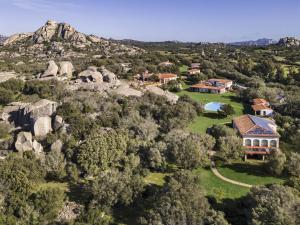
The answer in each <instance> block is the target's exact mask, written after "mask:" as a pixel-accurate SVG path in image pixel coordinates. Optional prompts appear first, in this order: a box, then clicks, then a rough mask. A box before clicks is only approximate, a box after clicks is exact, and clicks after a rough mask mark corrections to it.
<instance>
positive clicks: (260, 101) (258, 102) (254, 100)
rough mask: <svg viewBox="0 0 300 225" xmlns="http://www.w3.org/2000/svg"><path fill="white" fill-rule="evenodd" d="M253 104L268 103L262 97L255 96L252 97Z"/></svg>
mask: <svg viewBox="0 0 300 225" xmlns="http://www.w3.org/2000/svg"><path fill="white" fill-rule="evenodd" d="M253 104H254V105H261V104H268V101H267V100H265V99H263V98H255V99H253Z"/></svg>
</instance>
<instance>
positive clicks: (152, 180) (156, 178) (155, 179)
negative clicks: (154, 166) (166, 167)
mask: <svg viewBox="0 0 300 225" xmlns="http://www.w3.org/2000/svg"><path fill="white" fill-rule="evenodd" d="M168 175H169V174H166V173H150V174H149V175H148V176H147V177H145V179H144V181H145V183H146V184H154V185H157V186H163V185H164V183H165V180H164V178H165V177H166V176H168Z"/></svg>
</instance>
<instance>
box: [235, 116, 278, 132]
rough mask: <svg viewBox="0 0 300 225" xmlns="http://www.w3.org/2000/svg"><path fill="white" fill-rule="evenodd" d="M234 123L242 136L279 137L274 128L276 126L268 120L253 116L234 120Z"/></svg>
mask: <svg viewBox="0 0 300 225" xmlns="http://www.w3.org/2000/svg"><path fill="white" fill-rule="evenodd" d="M233 123H234V124H235V126H236V128H237V129H238V131H239V132H240V134H241V135H246V136H257V135H258V136H279V134H278V133H277V132H276V128H275V130H274V129H273V128H272V126H276V124H275V123H274V122H273V121H271V120H268V119H263V118H260V117H256V116H252V115H243V116H240V117H237V118H234V119H233Z"/></svg>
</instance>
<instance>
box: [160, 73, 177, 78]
mask: <svg viewBox="0 0 300 225" xmlns="http://www.w3.org/2000/svg"><path fill="white" fill-rule="evenodd" d="M158 76H159V79H168V78H177V75H176V74H174V73H160V74H159V75H158Z"/></svg>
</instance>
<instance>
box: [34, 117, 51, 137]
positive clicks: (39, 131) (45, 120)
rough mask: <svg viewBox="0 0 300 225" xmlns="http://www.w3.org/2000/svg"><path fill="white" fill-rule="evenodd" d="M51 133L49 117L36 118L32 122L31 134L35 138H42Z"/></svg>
mask: <svg viewBox="0 0 300 225" xmlns="http://www.w3.org/2000/svg"><path fill="white" fill-rule="evenodd" d="M51 131H52V126H51V117H49V116H44V117H38V118H37V119H36V120H35V121H34V122H33V129H32V132H33V134H34V135H35V136H36V137H44V136H46V135H47V134H49V133H50V132H51Z"/></svg>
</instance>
